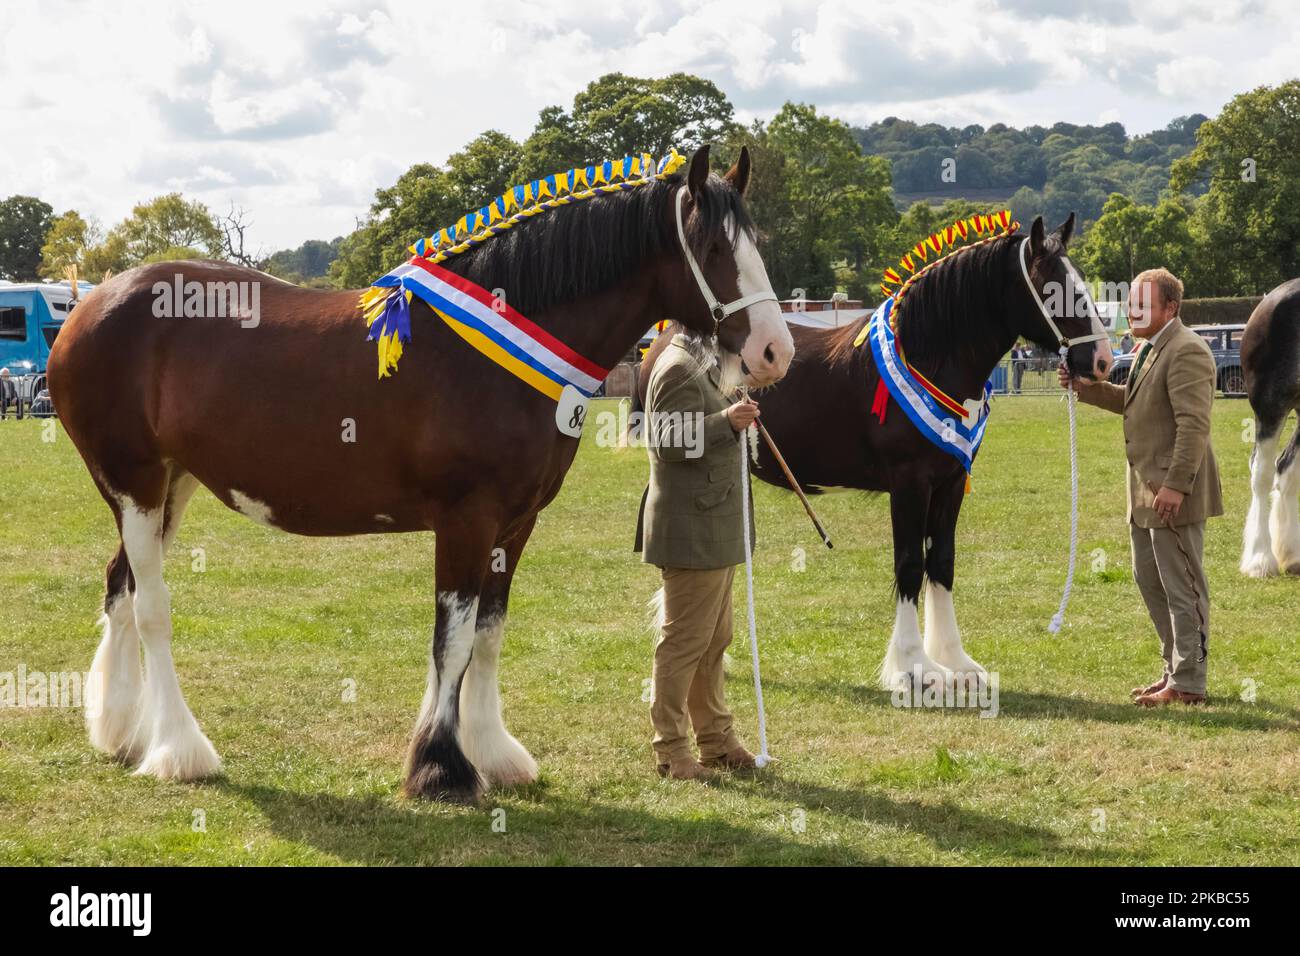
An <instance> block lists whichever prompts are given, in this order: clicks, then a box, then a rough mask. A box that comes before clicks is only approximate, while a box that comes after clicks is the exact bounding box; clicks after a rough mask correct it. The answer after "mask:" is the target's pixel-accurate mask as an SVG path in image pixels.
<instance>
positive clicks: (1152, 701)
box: [1135, 687, 1205, 707]
mask: <svg viewBox="0 0 1300 956" xmlns="http://www.w3.org/2000/svg"><path fill="white" fill-rule="evenodd" d="M1135 703H1136V704H1137V705H1138V706H1139V707H1165V706H1168V705H1169V704H1188V705H1190V706H1195V705H1197V704H1203V703H1205V695H1204V694H1189V693H1187V692H1186V691H1182V690H1175V689H1174V688H1172V687H1162V688H1161V689H1160V690H1158V691H1155V692H1154V693H1151V694H1143V695H1142V696H1141V697H1139V698H1138V699H1137V700H1136V701H1135Z"/></svg>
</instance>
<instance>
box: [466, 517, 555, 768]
mask: <svg viewBox="0 0 1300 956" xmlns="http://www.w3.org/2000/svg"><path fill="white" fill-rule="evenodd" d="M536 521H537V517H536V515H534V516H533V517H530V518H528V519H527V520H526V521H525V522H524V523H523V524H522V525H521V526H520V527H519V529H518V530H515V531H513V532H511V533H510V534H509V535H508V536H507V537H506V539H505V540H503V541H498V542H497V546H496V547H495V548H494V549H493V551H492V557H491V561H490V562H489V566H488V573H487V576H486V578H485V579H484V581H483V590H482V592H481V593H480V595H479V604H478V620H477V622H476V624H475V631H474V654H473V656H472V657H471V658H470V662H469V667H468V668H467V669H466V671H465V685H464V687H463V688H461V692H460V712H461V724H460V742H461V746H462V747H464V748H465V754H466V756H468V757H469V759H470V761H471V762H472V763H473V764H474V766H476V767H477V768H478V769H479V772H480V773H482V775H483V776H484V778H486V780H487V782H488V783H489V784H491V785H494V786H500V787H509V786H515V785H518V784H524V783H532V782H533V781H534V780H536V779H537V762H536V761H535V760H533V758H532V755H531V754H529V753H528V751H527V750H526V749H525V748H524V745H523V744H521V743H520V742H519V741H518V740H516V739H515V738H514V737H513V736H512V735H511V734H510V731H508V730H506V725H505V721H504V720H503V719H502V716H501V696H500V693H499V692H498V688H497V662H498V660H499V659H500V656H501V641H502V638H503V637H504V633H505V625H506V607H507V604H508V602H509V599H510V582H511V580H512V579H513V578H514V574H515V568H516V567H517V566H518V564H519V556H520V554H522V553H523V550H524V545H526V544H527V543H528V536H529V535H530V534H531V533H532V531H533V525H534V524H535V523H536Z"/></svg>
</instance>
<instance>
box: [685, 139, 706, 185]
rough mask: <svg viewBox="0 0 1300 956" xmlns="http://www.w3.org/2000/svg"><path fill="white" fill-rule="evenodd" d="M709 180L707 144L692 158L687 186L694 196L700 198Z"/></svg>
mask: <svg viewBox="0 0 1300 956" xmlns="http://www.w3.org/2000/svg"><path fill="white" fill-rule="evenodd" d="M708 178H709V147H708V144H707V143H706V144H705V145H703V146H701V147H700V148H699V149H697V150H696V151H695V155H694V156H692V157H691V168H690V171H689V172H688V173H687V174H686V185H687V188H689V189H690V191H691V195H692V196H698V195H699V194H700V192H701V191H702V190H703V189H704V183H705V181H706V180H707V179H708Z"/></svg>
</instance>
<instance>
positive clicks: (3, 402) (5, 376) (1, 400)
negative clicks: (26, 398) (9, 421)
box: [0, 368, 18, 418]
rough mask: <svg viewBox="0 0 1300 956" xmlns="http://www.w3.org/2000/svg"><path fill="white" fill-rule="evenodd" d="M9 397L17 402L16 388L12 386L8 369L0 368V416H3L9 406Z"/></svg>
mask: <svg viewBox="0 0 1300 956" xmlns="http://www.w3.org/2000/svg"><path fill="white" fill-rule="evenodd" d="M11 399H12V400H13V401H15V402H17V400H18V389H17V388H15V387H14V383H13V381H12V380H11V379H10V377H9V369H7V368H0V418H4V417H5V410H6V409H7V408H8V407H9V402H10V400H11Z"/></svg>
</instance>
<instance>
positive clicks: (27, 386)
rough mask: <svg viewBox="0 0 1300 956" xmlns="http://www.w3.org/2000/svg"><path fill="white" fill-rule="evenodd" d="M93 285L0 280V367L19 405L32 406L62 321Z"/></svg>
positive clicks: (43, 378)
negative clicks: (4, 369) (7, 373)
mask: <svg viewBox="0 0 1300 956" xmlns="http://www.w3.org/2000/svg"><path fill="white" fill-rule="evenodd" d="M91 288H93V286H91V285H88V284H87V283H85V282H81V283H78V284H77V285H76V286H73V285H72V283H69V282H23V283H14V282H5V281H0V368H7V369H8V370H9V376H10V378H9V381H10V382H11V384H12V386H13V390H14V392H15V393H16V398H17V401H18V402H19V403H20V404H21V405H26V406H31V404H32V403H33V401H35V400H36V398H37V395H38V394H39V393H40V391H41V390H42V389H44V388H45V365H46V362H48V361H49V357H50V346H52V345H53V344H54V340H55V338H56V337H57V336H58V334H59V329H61V328H62V327H63V323H64V320H66V319H67V317H68V314H69V313H70V312H71V311H72V309H73V307H74V306H75V305H76V304H77V301H78V299H79V298H80V296H81V295H84V294H85V293H86V292H88V291H89V290H90V289H91Z"/></svg>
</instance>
